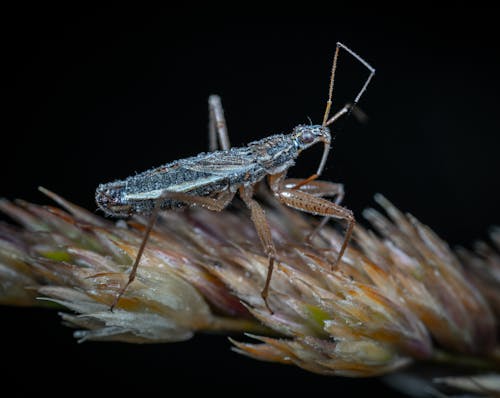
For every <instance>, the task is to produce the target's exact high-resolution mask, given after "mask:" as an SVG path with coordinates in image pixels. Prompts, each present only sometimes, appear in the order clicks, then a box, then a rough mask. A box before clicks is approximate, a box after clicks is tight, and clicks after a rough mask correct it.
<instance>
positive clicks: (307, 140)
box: [300, 131, 314, 144]
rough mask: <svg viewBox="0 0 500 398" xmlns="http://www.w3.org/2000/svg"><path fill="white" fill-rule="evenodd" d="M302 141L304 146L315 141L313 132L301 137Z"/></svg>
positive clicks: (303, 134)
mask: <svg viewBox="0 0 500 398" xmlns="http://www.w3.org/2000/svg"><path fill="white" fill-rule="evenodd" d="M300 141H302V143H304V144H310V143H311V142H313V141H314V135H313V134H312V133H311V132H309V131H306V132H305V133H302V135H301V136H300Z"/></svg>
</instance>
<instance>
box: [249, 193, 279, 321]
mask: <svg viewBox="0 0 500 398" xmlns="http://www.w3.org/2000/svg"><path fill="white" fill-rule="evenodd" d="M252 195H253V188H246V187H241V188H240V196H241V199H242V200H243V202H245V204H246V205H247V207H248V208H249V209H250V212H251V218H252V222H253V224H254V225H255V229H256V230H257V234H258V235H259V239H260V242H261V244H262V247H263V248H264V252H265V253H266V254H267V256H268V257H269V268H268V269H267V277H266V283H265V285H264V289H262V292H261V296H262V299H263V300H264V303H265V305H266V307H267V309H268V310H269V312H270V313H271V314H272V313H273V311H272V310H271V307H269V303H268V302H267V297H268V295H269V285H270V284H271V276H272V274H273V269H274V261H275V260H276V248H275V247H274V242H273V238H272V236H271V229H270V228H269V223H268V222H267V218H266V214H265V213H264V210H263V209H262V207H261V206H260V205H259V204H258V203H257V201H255V200H254V199H252Z"/></svg>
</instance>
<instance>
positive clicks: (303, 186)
mask: <svg viewBox="0 0 500 398" xmlns="http://www.w3.org/2000/svg"><path fill="white" fill-rule="evenodd" d="M305 181H306V180H304V179H302V178H287V179H286V180H283V188H285V189H298V190H300V191H302V192H306V193H308V194H310V195H314V196H317V197H320V198H324V197H335V200H334V202H335V203H336V204H340V202H342V200H343V199H344V185H343V184H338V183H335V182H329V181H321V180H314V181H306V182H305Z"/></svg>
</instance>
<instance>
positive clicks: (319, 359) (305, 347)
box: [0, 191, 500, 377]
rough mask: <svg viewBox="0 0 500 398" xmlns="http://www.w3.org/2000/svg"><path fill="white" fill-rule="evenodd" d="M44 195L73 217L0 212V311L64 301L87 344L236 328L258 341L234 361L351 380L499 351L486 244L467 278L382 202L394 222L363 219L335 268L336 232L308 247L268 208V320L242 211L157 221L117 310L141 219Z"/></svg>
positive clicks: (261, 261) (494, 261) (299, 218)
mask: <svg viewBox="0 0 500 398" xmlns="http://www.w3.org/2000/svg"><path fill="white" fill-rule="evenodd" d="M46 193H47V194H48V195H49V196H51V197H52V198H53V199H54V200H56V201H57V202H58V203H59V204H60V205H61V206H62V207H64V208H65V209H66V210H67V211H68V212H66V211H62V210H60V209H58V208H55V207H51V206H39V205H34V204H29V203H26V202H22V201H18V202H17V203H15V204H14V203H12V202H9V201H6V200H2V201H1V202H0V209H1V210H3V212H5V213H7V214H8V215H10V217H11V218H13V219H15V220H16V221H17V222H18V223H19V224H21V227H15V226H12V225H9V224H3V225H1V227H0V277H1V284H0V302H1V303H4V304H9V305H42V304H43V303H45V302H46V301H44V300H50V301H52V302H56V303H59V304H61V305H62V306H64V307H66V308H67V309H69V310H71V311H73V312H74V313H76V314H72V313H67V312H64V313H62V314H61V316H62V317H63V319H64V320H65V321H66V322H67V323H70V324H73V325H74V326H76V327H78V328H80V329H81V330H79V331H77V332H75V336H76V337H77V338H79V339H80V340H81V341H83V340H88V339H92V340H119V341H127V342H159V341H168V342H173V341H180V340H186V339H189V338H190V337H191V336H192V335H193V333H195V332H200V331H209V330H212V331H213V330H217V331H221V332H224V331H230V330H238V331H242V332H247V333H252V335H251V337H253V338H254V339H256V340H257V342H256V343H248V342H245V343H243V342H236V341H234V342H233V343H234V345H235V350H236V351H238V352H241V353H244V354H246V355H249V356H251V357H254V358H258V359H262V360H268V361H277V362H281V363H290V364H296V365H298V366H300V367H302V368H304V369H307V370H309V371H312V372H316V373H321V374H336V375H345V376H358V377H359V376H372V375H378V374H384V373H387V372H391V371H394V370H396V369H399V368H401V367H402V366H405V365H407V364H408V363H410V362H412V361H414V360H421V359H430V358H432V357H433V356H434V354H435V352H436V350H437V349H439V350H445V351H449V352H455V353H461V354H467V355H475V356H485V357H487V356H489V353H490V352H491V351H492V349H493V347H494V346H495V344H496V323H495V318H494V316H493V311H492V310H491V309H490V305H492V306H493V308H494V309H495V311H498V308H500V307H499V305H498V303H499V299H498V295H497V294H496V291H498V285H499V279H498V278H496V279H494V278H490V277H489V273H495V275H496V273H497V272H498V268H499V261H498V254H496V252H495V251H494V250H493V249H491V248H488V249H486V248H485V247H487V246H485V245H484V244H483V246H480V247H479V249H478V252H477V254H472V253H470V252H466V251H463V250H462V252H461V255H462V257H463V258H465V259H466V260H467V261H465V262H466V263H467V264H468V266H467V268H464V266H463V265H462V264H461V263H460V262H459V261H458V259H457V257H456V256H455V254H454V253H453V252H452V251H451V250H450V249H449V248H448V246H447V245H446V244H445V243H444V242H443V241H441V240H440V239H439V238H438V237H437V236H436V235H435V234H434V233H433V232H432V231H431V230H430V229H429V228H428V227H426V226H425V225H423V224H421V223H420V222H419V221H417V220H416V219H415V218H414V217H412V216H411V215H404V214H402V213H401V212H399V211H398V210H397V209H396V208H395V207H394V206H393V205H392V204H390V203H389V202H388V201H387V200H386V199H385V198H383V197H382V196H381V195H377V196H376V200H377V202H378V203H379V204H380V205H381V206H382V207H383V208H384V209H385V211H386V212H387V214H388V216H389V218H386V217H385V216H383V215H382V214H380V213H378V212H376V211H375V210H372V209H369V210H367V211H366V212H365V216H366V218H367V219H368V220H369V221H370V222H371V224H372V225H373V226H374V227H375V230H377V231H378V233H379V234H378V235H376V234H375V233H374V232H373V231H371V230H366V229H364V228H361V227H357V228H356V230H355V237H356V239H355V240H356V242H355V243H352V244H351V245H350V246H349V248H348V250H347V252H346V253H345V255H344V257H343V259H342V262H341V264H340V266H339V267H338V268H336V269H332V264H333V263H334V262H335V259H336V256H337V254H338V250H339V248H340V247H341V245H342V242H343V237H342V236H341V234H339V233H338V232H337V231H336V230H334V229H332V228H330V227H326V228H325V229H323V230H322V233H321V235H319V236H316V237H315V239H314V242H313V243H312V244H311V245H307V244H305V243H304V236H305V235H306V234H308V233H309V232H310V231H312V229H313V228H314V223H313V221H312V219H311V218H307V217H305V216H303V215H300V214H298V213H297V212H294V211H291V210H288V209H285V208H283V207H282V206H280V205H278V204H276V203H275V202H270V204H269V206H268V208H267V215H268V217H269V220H270V226H271V230H272V235H273V239H274V240H275V241H276V242H277V250H278V259H279V263H278V265H277V267H276V270H275V273H274V275H273V279H272V282H271V288H270V295H269V305H270V307H271V308H272V311H273V312H272V313H270V312H269V311H268V309H267V308H266V306H265V303H264V302H263V300H262V298H261V296H260V292H261V290H262V286H263V285H264V283H265V277H266V273H267V265H268V260H267V256H265V255H264V254H263V253H262V251H261V248H260V242H259V241H258V237H257V235H256V233H255V231H254V229H253V227H252V225H251V223H250V222H249V221H248V217H247V215H246V214H243V213H244V211H243V210H240V209H234V211H229V210H228V211H224V212H221V213H212V212H209V211H205V210H190V211H187V212H165V213H163V214H162V216H161V219H160V222H158V223H157V226H156V228H155V230H154V232H153V234H152V236H151V240H150V242H149V243H148V245H147V247H146V250H145V252H144V255H143V258H142V260H141V265H140V267H139V270H138V275H137V279H136V281H134V283H133V284H132V285H131V286H130V288H129V289H128V290H127V292H126V294H125V295H124V297H123V299H122V300H121V301H120V305H119V306H118V308H116V309H115V311H113V312H111V311H110V310H109V306H110V304H111V303H112V302H113V299H114V297H115V295H116V292H117V290H118V289H119V288H120V286H122V285H123V284H124V283H125V282H126V280H127V277H128V270H129V267H130V264H131V262H132V259H133V258H134V257H135V255H136V253H137V249H138V245H139V242H140V239H141V236H142V233H143V230H144V220H143V219H141V218H134V219H132V220H131V221H129V222H127V223H126V222H124V221H118V222H113V221H110V220H106V219H103V218H101V217H98V216H96V215H94V214H92V213H89V212H87V211H86V210H83V209H81V208H79V207H77V206H75V205H73V204H71V203H69V202H67V201H65V200H64V199H62V198H60V197H58V196H56V195H55V194H53V193H50V192H49V191H46ZM494 237H496V238H498V234H497V233H496V234H494ZM495 242H497V243H498V239H496V240H495ZM471 273H472V274H474V275H475V277H474V278H469V276H468V275H469V274H471ZM484 275H486V276H484ZM478 286H479V289H478ZM485 286H486V287H487V289H484V290H482V289H483V288H484V287H485ZM495 288H496V289H497V290H496V291H495ZM480 291H483V292H484V293H485V295H484V296H483V295H482V294H481V293H480ZM38 296H42V297H43V299H44V300H35V299H36V297H38ZM487 300H488V301H489V303H488V301H487Z"/></svg>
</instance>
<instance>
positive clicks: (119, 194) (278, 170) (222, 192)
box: [96, 43, 375, 311]
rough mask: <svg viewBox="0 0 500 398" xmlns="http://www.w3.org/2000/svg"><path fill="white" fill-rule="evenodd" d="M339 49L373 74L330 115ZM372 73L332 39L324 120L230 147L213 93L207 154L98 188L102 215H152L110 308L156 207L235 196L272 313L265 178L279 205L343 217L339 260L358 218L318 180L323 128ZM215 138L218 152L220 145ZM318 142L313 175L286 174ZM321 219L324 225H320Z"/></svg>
mask: <svg viewBox="0 0 500 398" xmlns="http://www.w3.org/2000/svg"><path fill="white" fill-rule="evenodd" d="M341 48H343V49H345V50H346V51H347V52H348V53H350V54H351V55H352V56H354V57H355V58H356V59H357V60H359V61H360V62H361V63H362V64H363V65H364V66H366V67H367V68H368V69H369V71H370V75H369V77H368V79H367V80H366V82H365V84H364V85H363V87H362V88H361V90H360V92H359V93H358V95H357V97H356V98H355V100H354V103H353V105H346V106H344V107H343V108H342V109H341V110H340V111H338V112H337V113H336V114H335V115H334V116H332V117H331V118H329V114H330V107H331V104H332V92H333V83H334V76H335V69H336V65H337V57H338V53H339V50H340V49H341ZM374 73H375V70H374V69H373V68H372V67H371V66H370V65H369V64H368V63H366V62H365V61H364V60H363V59H362V58H360V57H359V56H358V55H357V54H356V53H354V52H352V51H351V50H350V49H349V48H347V47H346V46H344V45H343V44H341V43H337V48H336V51H335V55H334V59H333V66H332V75H331V79H330V89H329V93H328V102H327V106H326V110H325V114H324V118H323V124H322V125H299V126H297V127H295V128H294V129H293V131H292V132H291V133H289V134H276V135H272V136H269V137H266V138H263V139H261V140H258V141H254V142H251V143H250V144H248V145H247V146H245V147H240V148H230V144H229V137H228V133H227V128H226V124H225V120H224V115H223V110H222V105H221V103H220V98H219V97H218V96H215V95H212V96H210V98H209V116H210V122H209V138H210V152H207V153H201V154H199V155H197V156H193V157H190V158H186V159H180V160H176V161H174V162H171V163H168V164H166V165H164V166H161V167H158V168H155V169H152V170H148V171H145V172H143V173H140V174H137V175H135V176H131V177H128V178H126V179H125V180H120V181H115V182H111V183H108V184H101V185H99V187H98V188H97V191H96V202H97V204H98V205H99V207H100V208H101V209H102V210H103V211H104V212H105V213H107V214H109V215H112V216H130V215H132V214H151V217H150V220H149V223H148V226H147V228H146V232H145V234H144V238H143V240H142V243H141V246H140V248H139V251H138V253H137V256H136V259H135V262H134V264H133V266H132V271H131V273H130V275H129V279H128V282H127V284H126V285H125V286H124V287H123V288H122V289H121V290H120V292H119V294H118V295H117V296H116V298H115V301H114V303H113V304H112V306H111V309H113V308H114V307H115V306H116V304H117V303H118V301H119V299H120V297H121V296H122V295H123V293H124V292H125V290H126V289H127V287H128V285H129V284H130V283H132V281H133V280H134V278H135V275H136V272H137V267H138V266H139V262H140V259H141V256H142V253H143V251H144V248H145V245H146V243H147V240H148V237H149V234H150V232H151V229H152V227H153V225H154V222H155V220H156V218H157V215H158V212H159V211H160V210H168V209H175V208H183V207H205V208H207V209H209V210H213V211H221V210H223V209H224V208H225V207H226V206H227V205H228V204H229V203H230V202H231V200H232V199H233V197H234V196H235V195H236V193H238V194H239V196H240V197H241V199H242V200H243V202H244V203H245V204H246V205H247V207H248V208H249V209H250V212H251V219H252V221H253V223H254V226H255V228H256V230H257V233H258V236H259V238H260V241H261V243H262V247H263V249H264V252H265V253H266V255H267V256H268V257H269V269H268V273H267V278H266V283H265V285H264V288H263V290H262V297H263V299H264V301H265V304H266V306H267V307H268V309H269V310H270V311H271V309H270V308H269V305H268V303H267V296H268V289H269V285H270V281H271V276H272V272H273V267H274V261H275V259H276V249H275V246H274V243H273V240H272V237H271V232H270V228H269V225H268V222H267V219H266V217H265V213H264V211H263V209H262V207H261V206H260V204H259V203H258V202H257V201H256V200H255V199H253V197H252V196H253V188H254V185H255V184H256V183H258V182H259V181H261V180H263V179H264V178H266V177H267V180H268V184H269V187H270V189H271V192H272V193H273V195H274V196H275V197H276V198H277V199H278V200H279V201H280V202H281V203H283V204H284V205H286V206H289V207H292V208H295V209H298V210H301V211H304V212H307V213H311V214H315V215H322V216H324V217H325V219H324V221H326V220H328V219H329V218H330V217H334V218H338V219H342V220H346V221H347V223H348V226H347V230H346V235H345V238H344V242H343V244H342V246H341V248H340V250H339V254H338V256H337V261H336V263H335V265H336V264H337V263H338V262H339V261H340V260H341V258H342V255H343V254H344V251H345V249H346V247H347V243H348V241H349V239H350V236H351V234H352V230H353V227H354V223H355V220H354V216H353V214H352V212H351V211H350V210H348V209H346V208H344V207H342V206H340V205H339V204H338V203H339V202H340V200H341V199H342V196H343V187H342V185H340V184H335V183H332V182H326V181H318V180H317V178H318V177H319V176H320V175H321V173H322V171H323V168H324V167H325V164H326V160H327V157H328V152H329V149H330V143H331V135H330V130H329V128H328V126H329V125H331V124H332V123H333V122H334V121H335V120H337V119H338V118H339V117H341V116H342V115H344V114H346V113H348V112H349V111H350V110H351V109H352V108H353V106H354V105H355V104H356V103H357V102H358V100H359V98H360V97H361V95H362V94H363V92H364V91H365V89H366V87H367V85H368V83H369V82H370V80H371V78H372V77H373V75H374ZM218 143H219V144H220V146H221V149H222V150H217V149H218ZM317 143H322V144H323V146H324V150H323V155H322V158H321V161H320V164H319V167H318V170H317V172H316V173H315V174H313V175H312V176H310V177H309V178H307V179H286V174H287V171H288V169H289V168H290V167H292V166H293V165H294V164H295V159H297V157H298V156H299V155H300V153H301V152H302V151H303V150H305V149H307V148H309V147H311V146H313V145H315V144H317ZM333 196H336V197H337V200H336V203H334V202H331V201H329V200H326V199H324V197H333ZM323 224H324V222H323V223H321V224H320V225H323Z"/></svg>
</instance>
